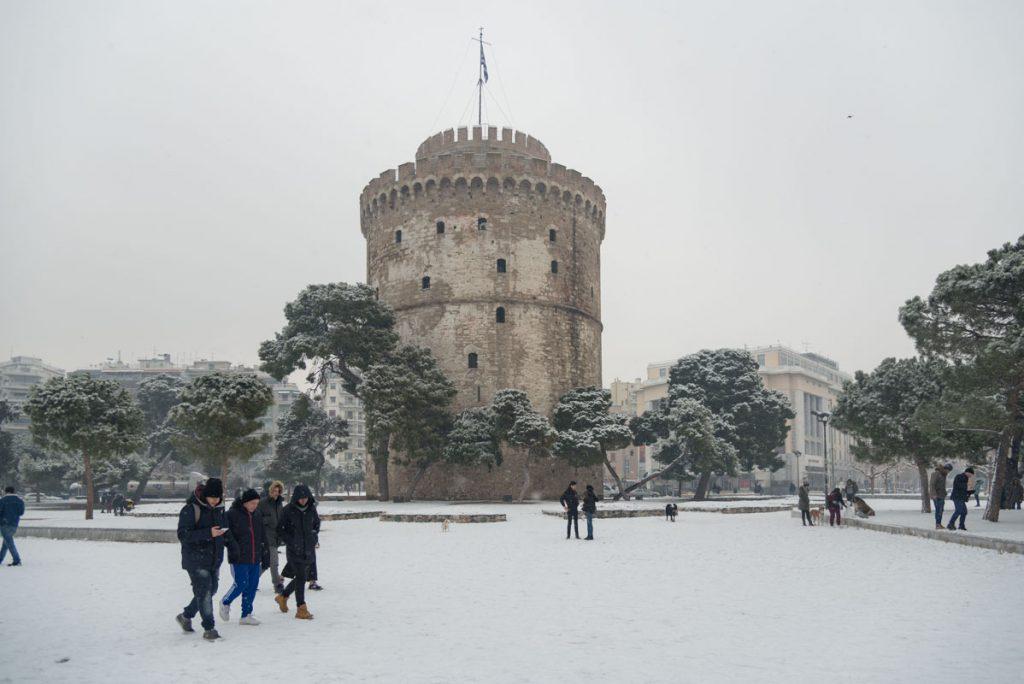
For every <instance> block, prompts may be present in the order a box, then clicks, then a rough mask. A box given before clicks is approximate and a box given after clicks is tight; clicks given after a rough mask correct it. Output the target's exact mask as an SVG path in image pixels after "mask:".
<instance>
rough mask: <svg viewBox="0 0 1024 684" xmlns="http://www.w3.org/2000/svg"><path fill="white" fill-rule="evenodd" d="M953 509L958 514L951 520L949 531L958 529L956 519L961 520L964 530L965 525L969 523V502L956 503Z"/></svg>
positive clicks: (961, 526) (961, 527) (954, 514)
mask: <svg viewBox="0 0 1024 684" xmlns="http://www.w3.org/2000/svg"><path fill="white" fill-rule="evenodd" d="M953 508H955V509H956V512H954V513H953V517H952V518H950V519H949V525H948V526H947V527H949V529H953V528H954V527H956V524H955V523H956V519H957V518H960V529H964V523H965V522H967V502H966V501H954V502H953Z"/></svg>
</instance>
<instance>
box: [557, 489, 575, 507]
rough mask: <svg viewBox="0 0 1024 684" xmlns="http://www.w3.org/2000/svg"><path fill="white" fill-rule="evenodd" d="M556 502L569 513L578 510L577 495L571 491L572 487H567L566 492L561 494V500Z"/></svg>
mask: <svg viewBox="0 0 1024 684" xmlns="http://www.w3.org/2000/svg"><path fill="white" fill-rule="evenodd" d="M558 501H559V503H561V504H562V505H563V506H565V507H566V508H568V509H569V510H570V511H576V510H579V507H580V497H579V494H577V493H576V492H575V491H573V489H572V487H567V488H566V490H565V491H564V492H562V498H561V499H559V500H558Z"/></svg>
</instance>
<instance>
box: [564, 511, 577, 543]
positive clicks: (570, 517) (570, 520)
mask: <svg viewBox="0 0 1024 684" xmlns="http://www.w3.org/2000/svg"><path fill="white" fill-rule="evenodd" d="M565 515H566V518H565V520H566V524H565V538H566V539H568V538H569V533H570V532H572V528H573V524H575V525H576V538H577V539H579V538H580V512H579V511H577V510H575V509H572V508H570V509H569V512H568V513H566V514H565Z"/></svg>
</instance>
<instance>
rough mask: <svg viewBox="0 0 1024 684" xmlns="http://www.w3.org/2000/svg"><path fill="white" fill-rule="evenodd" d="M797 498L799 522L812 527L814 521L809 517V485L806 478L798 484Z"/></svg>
mask: <svg viewBox="0 0 1024 684" xmlns="http://www.w3.org/2000/svg"><path fill="white" fill-rule="evenodd" d="M798 492H799V498H798V499H797V504H796V507H797V508H798V509H800V524H802V525H803V526H804V527H806V526H808V525H810V526H811V527H814V522H813V520H812V519H811V485H810V483H809V482H808V481H807V480H804V481H803V484H801V485H800V489H799V490H798Z"/></svg>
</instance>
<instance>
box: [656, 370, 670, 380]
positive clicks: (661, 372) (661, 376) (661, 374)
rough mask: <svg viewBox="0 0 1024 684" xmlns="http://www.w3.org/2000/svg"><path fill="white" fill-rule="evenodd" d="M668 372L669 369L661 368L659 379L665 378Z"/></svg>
mask: <svg viewBox="0 0 1024 684" xmlns="http://www.w3.org/2000/svg"><path fill="white" fill-rule="evenodd" d="M667 370H668V369H667V368H659V369H658V377H659V378H663V377H665V373H666V372H667Z"/></svg>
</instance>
